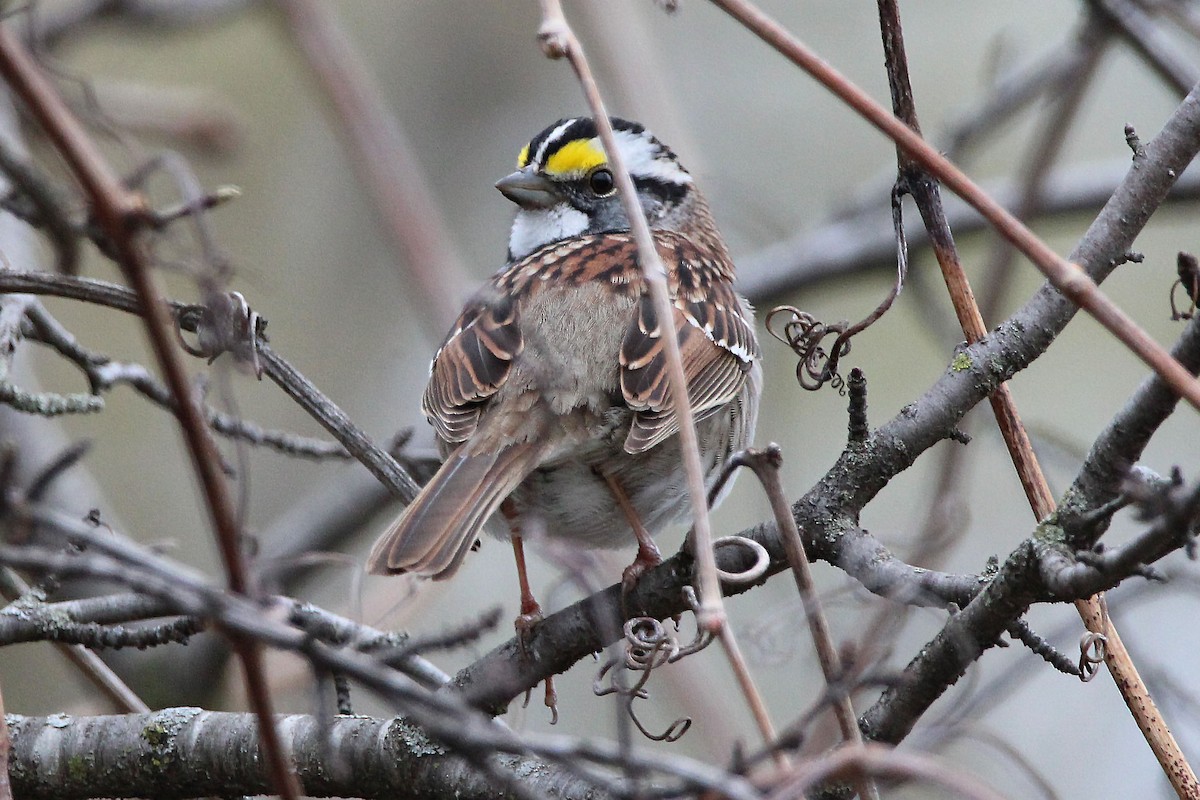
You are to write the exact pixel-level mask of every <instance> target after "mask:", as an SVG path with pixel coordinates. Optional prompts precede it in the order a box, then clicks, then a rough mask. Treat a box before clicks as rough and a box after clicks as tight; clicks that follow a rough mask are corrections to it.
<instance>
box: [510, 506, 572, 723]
mask: <svg viewBox="0 0 1200 800" xmlns="http://www.w3.org/2000/svg"><path fill="white" fill-rule="evenodd" d="M500 513H501V514H503V515H504V518H505V519H506V520H508V527H509V532H510V534H511V536H512V546H513V556H514V557H515V558H516V561H517V583H518V584H519V585H520V587H521V614H520V616H518V617H517V619H516V622H515V623H514V627H515V628H516V629H517V641H518V642H520V643H521V649H522V650H525V649H526V648H527V647H528V645H529V639H530V636H532V634H533V626H534V625H537V624H538V623H539V622H541V621H542V607H541V605H539V604H538V601H537V600H536V599H535V598H534V596H533V591H532V590H531V589H530V588H529V573H528V572H527V571H526V567H525V542H524V540H523V539H522V538H521V524H520V520H519V519H518V516H517V511H516V509H515V508H513V504H512V501H511V500H505V501H504V502H503V503H502V504H501V505H500ZM525 702H526V704H528V703H529V693H528V692H527V693H526V694H525ZM545 702H546V708H548V709H550V724H551V725H553V724H555V723H557V722H558V694H557V692H555V691H554V679H553V678H547V679H546V698H545Z"/></svg>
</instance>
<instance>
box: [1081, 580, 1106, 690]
mask: <svg viewBox="0 0 1200 800" xmlns="http://www.w3.org/2000/svg"><path fill="white" fill-rule="evenodd" d="M1100 629H1101V630H1105V631H1106V630H1108V603H1106V602H1105V601H1104V598H1103V597H1101V598H1100ZM1106 655H1108V637H1107V636H1105V635H1104V634H1103V633H1096V632H1095V631H1086V632H1084V634H1083V635H1082V636H1080V637H1079V680H1081V681H1083V682H1084V683H1087V682H1088V681H1090V680H1091V679H1092V678H1094V677H1096V673H1097V672H1098V671H1099V670H1100V665H1101V664H1103V663H1104V658H1105V656H1106Z"/></svg>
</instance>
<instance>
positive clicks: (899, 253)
mask: <svg viewBox="0 0 1200 800" xmlns="http://www.w3.org/2000/svg"><path fill="white" fill-rule="evenodd" d="M907 193H908V186H907V184H906V183H905V182H904V179H901V180H900V181H897V183H896V185H895V186H893V187H892V192H891V200H892V227H893V229H894V230H895V233H896V282H895V283H894V284H893V285H892V289H891V291H889V292H888V294H887V297H885V298H883V300H882V301H880V303H879V305H877V306H876V307H875V310H874V311H872V312H871V313H870V314H868V315H867V316H866V317H864V318H863V319H862V320H860V321H859V322H856V323H854V324H853V325H851V324H850V323H849V322H847V321H845V320H843V321H841V322H836V323H834V324H832V325H826V324H825V323H824V322H821V321H820V320H818V319H817V318H816V317H814V316H813V315H812V314H809V313H808V312H807V311H801V310H800V309H798V308H796V307H795V306H778V307H776V308H773V309H771V312H770V313H769V314H767V332H768V333H770V334H771V335H772V336H774V337H775V338H776V339H778V340H779V341H781V342H783V343H784V344H786V345H787V346H788V347H790V348H791V349H792V352H794V353H795V354H796V355H798V356H799V357H800V361H799V362H798V363H797V364H796V380H797V381H799V382H800V386H801V387H802V388H804V389H808V390H809V391H816V390H817V389H820V388H821V387H822V386H824V385H825V384H826V383H828V384H829V385H830V386H832V387H833V388H834V389H836V390H837V391H838V393H839V394H845V393H846V382H845V381H844V380H843V379H842V376H841V375H839V374H838V371H837V368H838V361H840V360H841V359H842V357H843V356H845V355H846V354H847V353H849V352H850V340H851V339H852V338H853V337H855V336H857V335H858V334H860V333H862V332H863V331H864V330H866V329H867V328H869V327H871V326H872V325H873V324H875V321H876V320H878V319H879V318H880V317H882V316H883V315H884V314H886V313H887V311H888V309H890V308H891V307H892V303H893V302H895V300H896V298H897V297H899V296H900V292H901V290H903V289H904V281H905V280H906V279H907V277H908V242H907V241H906V240H905V238H904V215H903V211H902V208H903V206H902V205H901V202H900V201H901V198H902V197H903V196H904V195H905V194H907ZM783 314H787V315H790V316H789V319H788V321H787V322H785V323H783V328H782V329H777V326H776V325H773V324H772V323H774V322H775V321H776V319H777V318H778V317H779V316H781V315H783ZM835 334H836V336H837V338H836V339H834V340H833V344H832V345H831V346H830V347H829V352H828V354H826V351H825V348H823V347H822V346H821V342H823V341H825V339H826V338H828V337H829V336H833V335H835Z"/></svg>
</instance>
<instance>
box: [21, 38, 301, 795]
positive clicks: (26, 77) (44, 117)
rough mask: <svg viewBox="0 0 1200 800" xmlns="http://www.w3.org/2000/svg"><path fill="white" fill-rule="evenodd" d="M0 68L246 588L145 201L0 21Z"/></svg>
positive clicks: (257, 660)
mask: <svg viewBox="0 0 1200 800" xmlns="http://www.w3.org/2000/svg"><path fill="white" fill-rule="evenodd" d="M0 73H2V74H3V75H4V78H5V79H6V80H7V81H8V83H9V85H10V86H11V87H12V88H13V90H14V91H15V92H16V93H17V94H18V95H19V96H20V97H21V98H22V100H24V101H25V103H26V105H27V106H28V108H29V110H30V112H31V113H32V114H33V115H34V116H35V117H36V118H37V120H38V122H39V123H40V124H41V126H42V128H43V129H44V130H45V132H46V134H47V136H48V137H49V138H50V140H51V142H52V143H53V144H54V146H55V148H56V149H57V150H58V151H59V152H60V153H61V154H62V156H63V158H64V159H65V160H66V162H67V164H68V166H69V167H70V169H71V171H72V173H73V174H74V175H75V176H76V177H77V178H78V179H79V181H80V183H81V184H82V185H83V187H84V190H85V192H86V193H87V195H88V198H89V200H90V201H91V203H92V208H93V211H94V213H95V215H96V219H97V221H98V222H99V224H100V226H101V227H102V228H103V229H104V230H105V232H106V233H107V235H108V238H109V240H110V241H111V243H112V245H113V247H114V251H115V252H114V254H115V255H116V256H117V263H118V264H119V265H120V267H121V269H122V271H123V273H124V274H125V277H126V278H127V279H128V280H129V281H130V283H131V284H132V286H133V287H134V291H135V292H136V294H137V297H138V301H139V304H140V306H141V316H142V318H143V320H144V322H145V326H146V331H147V335H148V336H149V339H150V344H151V348H152V349H153V351H154V354H155V358H156V360H157V361H158V365H159V367H160V368H161V369H162V371H163V373H164V375H165V376H166V380H167V385H168V386H169V387H170V388H171V392H172V394H174V396H175V399H176V402H177V404H178V409H179V420H180V427H181V429H182V432H183V435H184V440H185V441H186V443H187V446H188V451H189V453H190V454H191V457H192V464H193V467H194V468H195V470H196V473H197V477H198V479H199V481H200V483H201V486H202V487H203V490H204V495H205V499H206V501H207V502H206V505H207V507H208V511H209V515H210V519H211V522H212V525H213V528H214V531H215V533H216V535H217V540H218V544H219V545H220V549H221V555H222V560H223V562H224V565H225V570H226V573H227V575H228V577H229V583H230V588H231V589H233V591H235V592H247V591H250V590H251V586H250V583H249V578H248V574H247V571H246V567H245V562H244V559H243V558H242V552H241V536H240V533H241V531H240V526H239V524H238V516H237V511H236V509H235V507H234V503H233V499H232V497H231V495H230V492H229V488H228V486H227V485H226V483H225V476H224V474H223V472H222V469H221V460H220V456H219V454H218V452H217V449H216V445H215V443H214V442H213V440H212V437H211V434H210V432H209V428H208V425H207V424H206V423H205V420H204V416H203V413H202V412H201V410H200V407H199V403H198V402H197V400H196V398H195V396H194V394H193V393H192V391H191V384H190V381H189V379H188V375H187V371H186V369H185V368H184V366H183V361H182V359H181V358H180V356H179V351H178V349H177V348H176V346H175V343H174V341H173V337H172V335H171V331H172V328H173V322H172V320H171V318H170V316H169V313H168V311H167V308H166V306H165V305H164V304H163V303H162V302H161V301H160V299H159V298H160V297H161V296H162V291H161V290H160V289H159V287H158V286H157V281H156V280H155V278H154V275H153V274H152V272H151V268H150V265H149V263H147V258H146V251H145V248H144V245H143V243H141V242H139V241H138V237H137V230H138V227H139V225H140V224H141V220H143V219H144V209H145V206H144V203H143V202H142V200H141V198H140V197H139V196H138V195H136V194H134V193H133V192H130V191H128V190H126V188H125V187H124V185H123V184H122V183H121V181H120V180H119V179H118V178H117V176H116V174H115V173H114V172H113V171H112V169H111V168H110V167H109V165H108V163H107V161H106V160H105V159H104V157H103V155H102V154H101V153H100V151H99V149H98V148H97V147H96V146H95V144H94V143H93V142H92V141H91V139H90V138H88V136H87V134H86V133H85V132H84V130H83V128H82V126H81V125H80V124H79V122H78V121H77V120H76V119H75V117H74V116H73V115H72V114H71V112H70V111H69V110H68V109H67V107H66V105H65V104H64V103H63V101H62V98H61V97H60V96H59V94H58V92H57V90H56V89H55V88H54V86H53V85H52V84H51V83H50V81H49V80H48V79H47V78H46V77H45V76H44V75H43V74H42V72H41V70H40V68H39V67H38V65H37V64H36V63H35V62H34V60H33V59H32V57H31V56H30V55H29V53H28V52H27V51H26V50H25V48H24V47H23V46H22V45H21V44H20V43H19V42H18V41H17V39H16V37H15V36H14V35H13V33H12V31H11V30H9V29H8V28H7V27H6V26H0ZM235 649H236V650H237V651H238V654H239V657H240V658H241V660H242V664H243V666H244V668H245V673H246V682H247V688H248V690H249V691H248V694H249V696H250V699H251V702H252V704H253V705H254V708H255V711H256V713H257V714H258V716H259V719H260V720H261V722H262V725H261V727H262V736H263V743H264V746H265V748H264V749H265V750H266V753H267V756H268V759H269V761H270V763H271V765H272V772H273V781H274V785H275V789H276V791H278V792H280V793H281V794H282V795H283V796H284V797H285V798H288V799H289V800H290V799H291V798H295V797H297V796H298V795H299V792H298V791H297V790H296V786H295V778H294V776H293V775H292V774H291V772H290V771H289V770H288V768H287V764H286V761H285V759H284V756H283V752H282V749H281V746H280V744H279V740H278V734H277V732H276V731H275V728H274V725H273V722H272V713H271V700H270V695H269V691H268V688H267V683H266V678H265V676H264V673H263V666H262V661H261V656H260V653H259V652H258V649H257V647H256V646H255V645H254V644H252V643H246V644H244V645H239V644H238V643H236V642H235Z"/></svg>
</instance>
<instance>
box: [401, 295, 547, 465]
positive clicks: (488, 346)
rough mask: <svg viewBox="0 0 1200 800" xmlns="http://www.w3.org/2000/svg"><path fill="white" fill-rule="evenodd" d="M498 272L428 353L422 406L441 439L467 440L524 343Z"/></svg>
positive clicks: (513, 300) (514, 307) (512, 301)
mask: <svg viewBox="0 0 1200 800" xmlns="http://www.w3.org/2000/svg"><path fill="white" fill-rule="evenodd" d="M499 277H503V276H498V278H497V279H496V280H493V281H492V282H491V283H489V284H488V285H487V286H486V287H484V289H483V291H481V292H479V293H478V294H476V295H475V297H474V298H472V299H471V301H470V302H468V303H467V305H466V307H465V308H464V309H463V312H462V313H461V314H460V315H459V317H458V319H457V320H456V321H455V323H454V326H453V327H452V328H451V329H450V333H449V335H447V336H446V340H445V341H444V342H443V343H442V346H441V347H440V348H439V349H438V351H437V353H436V354H435V355H434V357H433V363H432V364H431V365H430V367H429V372H430V374H429V384H428V385H427V386H426V387H425V395H424V397H423V398H422V400H421V409H422V410H423V411H424V412H425V416H426V417H427V418H428V419H429V421H430V422H432V423H433V426H434V429H435V430H436V431H437V435H438V437H439V438H441V439H442V441H445V442H450V443H458V442H463V441H466V439H467V438H468V437H470V435H471V434H472V433H474V432H475V429H476V428H477V427H478V425H479V416H480V414H481V413H482V412H483V409H484V406H485V404H486V401H487V400H488V398H490V397H491V396H492V395H494V394H495V393H496V392H497V391H499V389H500V387H501V386H502V385H504V381H505V379H507V378H508V373H509V370H510V368H511V367H512V363H513V360H514V359H515V358H516V357H517V356H518V355H520V353H521V350H522V349H523V348H524V341H523V339H522V338H521V330H520V327H519V326H518V324H517V300H518V298H516V297H514V296H513V295H512V294H510V293H507V292H505V291H502V290H501V287H500V285H499Z"/></svg>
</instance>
